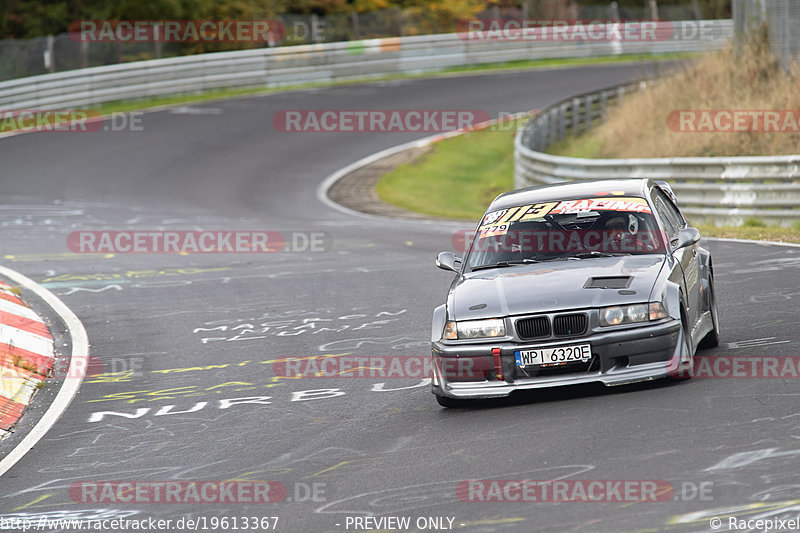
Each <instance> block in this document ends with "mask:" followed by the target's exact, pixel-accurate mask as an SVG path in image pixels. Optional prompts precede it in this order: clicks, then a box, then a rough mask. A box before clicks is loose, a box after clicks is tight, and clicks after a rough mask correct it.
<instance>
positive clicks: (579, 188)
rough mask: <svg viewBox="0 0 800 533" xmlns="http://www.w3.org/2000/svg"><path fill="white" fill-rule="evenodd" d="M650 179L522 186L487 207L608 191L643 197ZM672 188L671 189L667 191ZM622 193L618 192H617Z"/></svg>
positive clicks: (578, 196)
mask: <svg viewBox="0 0 800 533" xmlns="http://www.w3.org/2000/svg"><path fill="white" fill-rule="evenodd" d="M649 182H650V180H648V179H646V178H628V179H615V180H591V181H567V182H564V183H556V184H554V185H540V186H538V187H526V188H524V189H516V190H513V191H509V192H505V193H503V194H501V195H500V196H498V197H497V198H495V199H494V201H493V202H492V204H491V205H490V206H489V210H495V209H503V208H507V207H513V206H515V205H527V204H536V203H541V202H557V201H560V200H572V199H575V198H580V197H584V198H593V197H595V196H605V195H610V194H611V193H612V192H614V193H615V195H619V196H638V197H643V198H644V197H646V191H647V189H648V188H649ZM670 192H672V191H670ZM620 193H622V194H620Z"/></svg>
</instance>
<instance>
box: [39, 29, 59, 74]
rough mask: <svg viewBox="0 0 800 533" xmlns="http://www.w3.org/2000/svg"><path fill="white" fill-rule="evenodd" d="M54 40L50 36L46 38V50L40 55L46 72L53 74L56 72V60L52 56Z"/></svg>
mask: <svg viewBox="0 0 800 533" xmlns="http://www.w3.org/2000/svg"><path fill="white" fill-rule="evenodd" d="M55 40H56V38H55V37H53V36H52V35H48V36H47V41H46V43H47V50H45V51H44V53H43V54H42V56H43V57H42V59H43V61H44V68H46V69H47V71H48V72H55V71H56V58H55V57H54V55H53V49H54V45H55Z"/></svg>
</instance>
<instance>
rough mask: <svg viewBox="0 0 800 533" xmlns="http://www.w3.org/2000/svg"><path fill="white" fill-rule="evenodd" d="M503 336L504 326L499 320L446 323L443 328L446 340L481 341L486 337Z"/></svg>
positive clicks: (501, 320)
mask: <svg viewBox="0 0 800 533" xmlns="http://www.w3.org/2000/svg"><path fill="white" fill-rule="evenodd" d="M505 335H506V325H505V322H504V321H503V319H501V318H492V319H489V320H465V321H463V322H448V323H447V324H445V326H444V338H445V339H447V340H456V339H482V338H487V337H505Z"/></svg>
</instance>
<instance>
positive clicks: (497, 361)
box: [431, 179, 719, 407]
mask: <svg viewBox="0 0 800 533" xmlns="http://www.w3.org/2000/svg"><path fill="white" fill-rule="evenodd" d="M436 265H437V266H438V267H439V268H442V269H445V270H451V271H453V272H455V273H456V274H457V275H456V277H455V279H453V282H452V284H451V285H450V290H449V293H448V295H447V302H446V303H445V304H444V305H441V306H439V307H437V308H436V309H435V310H434V312H433V325H432V335H431V341H432V358H433V364H432V372H433V375H432V377H431V379H432V392H433V394H434V395H435V396H436V399H437V400H438V402H439V404H441V405H443V406H445V407H455V406H459V405H463V404H464V403H465V402H464V400H466V399H477V398H493V397H501V396H507V395H509V394H510V393H511V392H513V391H516V390H523V389H536V388H542V387H554V386H561V385H572V384H580V383H589V382H600V383H603V384H605V385H622V384H627V383H633V382H637V381H646V380H652V379H658V378H664V377H674V378H676V379H685V378H688V377H691V373H692V368H693V362H694V354H695V351H696V350H697V348H698V346H702V347H713V346H716V345H717V344H718V343H719V320H718V315H717V304H716V297H715V293H714V267H713V262H712V260H711V254H710V253H709V252H708V250H706V249H704V248H703V247H701V246H700V232H699V231H698V230H697V229H696V228H694V227H692V226H691V225H690V224H689V223H688V222H687V221H686V219H685V218H684V216H683V214H682V213H681V211H680V209H679V208H678V206H677V204H676V198H675V194H673V191H672V189H671V188H670V187H669V185H667V183H666V182H661V181H653V180H647V179H625V180H607V181H590V182H580V183H578V182H569V183H565V184H559V185H550V186H543V187H532V188H527V189H520V190H516V191H512V192H508V193H504V194H501V195H500V196H498V197H497V198H496V199H495V200H494V201H493V202H492V204H491V205H490V206H489V208H488V209H487V211H486V213H485V214H484V216H483V218H482V219H481V221H480V223H479V224H478V227H477V229H476V231H475V235H474V237H472V239H471V242H470V243H469V246H468V250H467V251H466V255H465V256H464V257H463V258H459V257H456V255H455V254H454V253H453V252H442V253H440V254H439V257H438V258H437V260H436Z"/></svg>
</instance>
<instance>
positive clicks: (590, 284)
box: [583, 276, 633, 289]
mask: <svg viewBox="0 0 800 533" xmlns="http://www.w3.org/2000/svg"><path fill="white" fill-rule="evenodd" d="M632 281H633V278H632V277H630V276H609V277H603V278H589V279H587V280H586V283H585V284H584V285H583V288H584V289H627V288H628V287H630V286H631V282H632Z"/></svg>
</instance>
